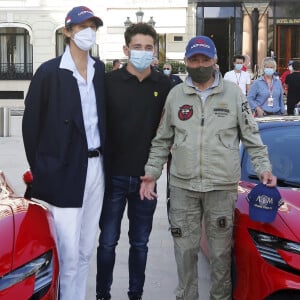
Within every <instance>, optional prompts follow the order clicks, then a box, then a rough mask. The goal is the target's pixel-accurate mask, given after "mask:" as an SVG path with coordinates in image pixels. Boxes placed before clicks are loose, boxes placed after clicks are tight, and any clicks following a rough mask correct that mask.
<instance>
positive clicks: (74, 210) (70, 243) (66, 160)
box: [22, 6, 106, 300]
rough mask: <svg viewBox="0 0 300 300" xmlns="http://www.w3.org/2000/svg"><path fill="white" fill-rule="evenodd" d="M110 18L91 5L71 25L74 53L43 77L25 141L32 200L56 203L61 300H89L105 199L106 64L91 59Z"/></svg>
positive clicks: (37, 78)
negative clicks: (98, 14)
mask: <svg viewBox="0 0 300 300" xmlns="http://www.w3.org/2000/svg"><path fill="white" fill-rule="evenodd" d="M102 25H103V23H102V20H101V19H100V18H98V17H96V16H95V15H94V13H93V12H92V11H91V10H90V9H89V8H87V7H84V6H79V7H74V8H73V9H72V10H71V11H69V13H68V14H67V16H66V19H65V28H64V35H65V42H66V49H65V52H64V54H63V55H62V56H61V57H57V58H55V59H52V60H50V61H47V62H45V63H43V64H42V65H41V66H40V67H39V68H38V70H37V71H36V73H35V75H34V77H33V79H32V81H31V84H30V87H29V91H28V94H27V96H26V99H25V111H24V117H23V124H22V130H23V140H24V146H25V151H26V155H27V159H28V163H29V165H30V168H31V171H32V173H33V184H32V191H31V192H32V194H31V196H32V197H34V198H37V199H41V200H43V201H45V202H47V203H48V204H49V209H50V211H51V213H52V214H53V217H54V223H55V227H56V234H57V245H58V252H59V263H60V300H71V299H77V300H84V298H85V293H86V281H87V277H88V269H89V261H90V257H91V255H92V252H93V249H94V245H95V241H96V233H97V227H98V222H99V217H100V213H101V210H102V202H103V194H104V175H103V161H102V160H103V158H102V152H103V150H104V149H103V146H104V142H105V123H106V121H105V107H104V87H103V78H104V72H105V71H104V64H103V62H101V61H100V60H97V59H94V58H92V57H90V55H89V50H90V49H91V48H92V46H93V45H94V43H95V40H96V31H97V29H98V28H99V27H100V26H102Z"/></svg>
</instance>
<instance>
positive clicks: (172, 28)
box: [0, 0, 300, 106]
mask: <svg viewBox="0 0 300 300" xmlns="http://www.w3.org/2000/svg"><path fill="white" fill-rule="evenodd" d="M77 5H86V6H88V7H90V8H91V9H93V10H94V12H95V13H96V15H98V16H100V17H101V18H102V19H103V22H104V26H103V27H101V28H100V30H99V31H98V33H97V44H96V45H95V47H94V48H93V49H92V55H94V56H98V57H100V58H101V59H102V60H103V61H105V62H109V61H112V60H113V59H115V58H119V59H122V60H126V57H125V56H124V54H123V50H122V48H123V45H124V37H123V34H124V30H125V26H126V24H127V23H126V22H128V21H129V22H137V21H140V20H137V15H138V17H139V18H140V17H141V15H142V17H143V21H144V22H150V23H152V24H153V25H154V27H155V29H156V30H157V32H158V34H159V39H158V54H157V55H158V58H159V60H160V61H166V60H168V61H172V60H176V61H182V60H183V56H184V48H185V45H186V43H187V41H188V40H189V39H190V38H191V37H192V36H194V35H202V34H204V35H208V36H210V37H211V38H212V39H213V40H214V41H215V43H216V45H217V48H218V57H219V65H220V68H221V71H222V72H223V73H224V72H226V71H227V70H229V69H230V68H231V60H232V57H233V55H235V54H246V55H247V56H248V57H249V59H250V64H249V66H248V67H249V71H256V69H258V67H259V65H260V62H261V60H262V59H263V58H264V57H265V56H274V57H275V58H276V59H277V61H278V70H279V72H282V71H283V70H284V68H285V67H286V65H287V62H288V60H289V59H300V4H299V1H298V0H286V1H278V0H271V1H252V0H248V1H239V0H232V1H230V0H223V1H213V0H206V1H199V0H114V1H108V0H102V1H95V0H85V1H78V0H64V1H61V0H19V1H18V0H9V1H5V0H0V8H1V9H0V49H1V51H0V106H4V105H6V106H9V105H10V103H12V102H11V100H14V103H20V105H23V101H24V97H25V95H26V92H27V89H28V86H29V83H30V79H31V78H32V75H33V74H34V72H35V70H36V69H37V67H38V66H39V65H40V64H41V63H42V62H44V61H46V60H48V59H51V58H53V57H55V56H58V55H60V54H61V53H62V52H63V49H64V45H63V37H62V33H61V29H62V28H63V26H64V18H65V15H66V13H67V12H68V10H69V9H71V8H72V7H74V6H77ZM18 101H19V102H18Z"/></svg>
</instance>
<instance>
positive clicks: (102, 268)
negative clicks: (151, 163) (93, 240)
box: [96, 176, 157, 297]
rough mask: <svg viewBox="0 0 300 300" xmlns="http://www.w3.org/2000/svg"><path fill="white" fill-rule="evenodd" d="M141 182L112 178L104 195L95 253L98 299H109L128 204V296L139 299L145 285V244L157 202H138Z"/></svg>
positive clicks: (131, 178) (129, 178)
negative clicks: (122, 223)
mask: <svg viewBox="0 0 300 300" xmlns="http://www.w3.org/2000/svg"><path fill="white" fill-rule="evenodd" d="M139 189H140V178H139V177H130V176H113V177H112V180H111V184H110V187H109V189H108V190H107V191H106V194H105V197H104V202H103V208H102V215H101V218H100V230H101V232H100V237H99V246H98V249H97V282H96V283H97V284H96V290H97V296H98V297H108V296H110V289H111V285H112V281H113V269H114V265H115V256H116V252H115V249H116V246H117V244H118V240H119V238H120V231H121V222H122V218H123V213H124V210H125V207H126V203H128V208H127V215H128V219H129V231H128V236H129V243H130V250H129V260H128V266H129V291H128V295H129V296H141V295H142V294H143V287H144V282H145V269H146V261H147V253H148V246H147V244H148V241H149V236H150V233H151V230H152V221H153V214H154V211H155V208H156V204H157V199H155V200H148V199H144V200H141V199H140V196H139Z"/></svg>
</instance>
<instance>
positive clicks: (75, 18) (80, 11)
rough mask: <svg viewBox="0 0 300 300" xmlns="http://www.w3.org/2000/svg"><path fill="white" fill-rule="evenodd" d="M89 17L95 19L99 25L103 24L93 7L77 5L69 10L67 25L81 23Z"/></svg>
mask: <svg viewBox="0 0 300 300" xmlns="http://www.w3.org/2000/svg"><path fill="white" fill-rule="evenodd" d="M89 19H93V20H95V23H96V26H97V27H101V26H103V22H102V20H101V19H100V18H98V17H96V16H95V14H94V12H93V11H92V10H91V9H89V8H88V7H86V6H76V7H73V8H72V9H71V10H70V11H69V12H68V14H67V16H66V19H65V26H67V25H76V24H80V23H82V22H84V21H86V20H89Z"/></svg>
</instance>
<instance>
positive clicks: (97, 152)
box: [88, 147, 102, 158]
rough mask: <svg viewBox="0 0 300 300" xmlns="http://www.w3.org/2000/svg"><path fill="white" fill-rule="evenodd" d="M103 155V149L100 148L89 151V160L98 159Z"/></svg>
mask: <svg viewBox="0 0 300 300" xmlns="http://www.w3.org/2000/svg"><path fill="white" fill-rule="evenodd" d="M101 154H102V148H101V147H99V148H97V149H93V150H89V151H88V158H93V157H98V156H100V155H101Z"/></svg>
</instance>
